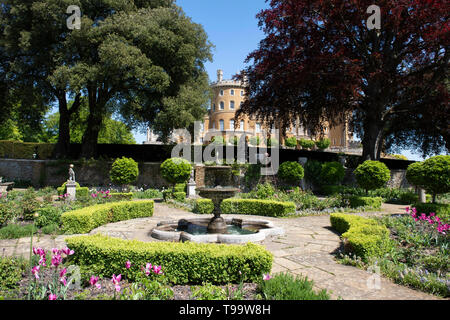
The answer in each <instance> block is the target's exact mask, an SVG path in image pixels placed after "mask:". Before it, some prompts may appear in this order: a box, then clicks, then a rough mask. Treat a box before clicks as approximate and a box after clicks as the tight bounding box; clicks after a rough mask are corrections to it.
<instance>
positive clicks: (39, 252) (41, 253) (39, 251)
mask: <svg viewBox="0 0 450 320" xmlns="http://www.w3.org/2000/svg"><path fill="white" fill-rule="evenodd" d="M33 254H34V255H36V256H37V255H39V256H41V257H42V256H45V250H44V249H42V248H33Z"/></svg>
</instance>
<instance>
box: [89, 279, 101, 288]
mask: <svg viewBox="0 0 450 320" xmlns="http://www.w3.org/2000/svg"><path fill="white" fill-rule="evenodd" d="M89 283H90V284H91V286H96V287H97V289H101V288H102V286H101V285H100V283H98V277H96V276H92V277H91V279H90V280H89Z"/></svg>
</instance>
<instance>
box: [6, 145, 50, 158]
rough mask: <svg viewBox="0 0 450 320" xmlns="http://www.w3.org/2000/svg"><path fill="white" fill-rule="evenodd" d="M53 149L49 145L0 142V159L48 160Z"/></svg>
mask: <svg viewBox="0 0 450 320" xmlns="http://www.w3.org/2000/svg"><path fill="white" fill-rule="evenodd" d="M54 149H55V145H54V144H51V143H37V142H20V141H9V140H0V158H9V159H34V154H36V159H50V158H51V156H52V153H53V150H54Z"/></svg>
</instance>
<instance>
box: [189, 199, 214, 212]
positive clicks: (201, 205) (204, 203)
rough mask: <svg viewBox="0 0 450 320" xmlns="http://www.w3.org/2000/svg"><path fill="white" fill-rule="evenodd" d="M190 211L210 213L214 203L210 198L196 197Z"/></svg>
mask: <svg viewBox="0 0 450 320" xmlns="http://www.w3.org/2000/svg"><path fill="white" fill-rule="evenodd" d="M192 211H193V212H194V213H197V214H212V213H213V211H214V203H213V202H212V200H211V199H196V200H195V202H194V208H193V210H192Z"/></svg>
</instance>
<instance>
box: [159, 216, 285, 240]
mask: <svg viewBox="0 0 450 320" xmlns="http://www.w3.org/2000/svg"><path fill="white" fill-rule="evenodd" d="M210 220H211V219H208V218H203V219H181V220H174V221H162V222H160V223H158V225H157V227H156V228H154V229H153V230H152V233H151V235H152V237H153V238H155V239H158V240H165V241H192V242H199V243H234V244H238V243H247V242H257V241H263V240H264V239H265V238H266V237H268V236H275V235H282V234H284V230H283V229H282V228H279V227H275V226H274V225H273V223H272V222H270V221H267V220H251V219H248V220H247V219H246V220H242V219H225V222H226V224H227V232H226V233H208V224H209V222H210Z"/></svg>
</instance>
